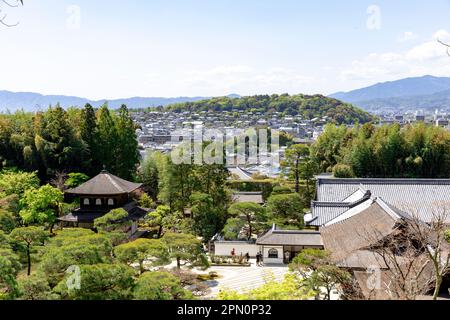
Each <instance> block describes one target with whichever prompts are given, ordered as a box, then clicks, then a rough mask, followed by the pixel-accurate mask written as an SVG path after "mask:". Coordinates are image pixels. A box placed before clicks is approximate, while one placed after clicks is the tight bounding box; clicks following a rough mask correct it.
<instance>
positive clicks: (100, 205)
mask: <svg viewBox="0 0 450 320" xmlns="http://www.w3.org/2000/svg"><path fill="white" fill-rule="evenodd" d="M141 186H142V184H138V183H133V182H130V181H126V180H124V179H121V178H119V177H116V176H114V175H112V174H110V173H109V172H107V171H106V170H103V171H102V172H101V173H100V174H99V175H97V176H96V177H94V178H92V179H91V180H89V181H87V182H85V183H84V184H82V185H80V186H79V187H77V188H74V189H70V190H67V191H66V192H65V194H64V197H65V200H66V201H67V202H72V201H74V200H76V199H79V203H80V207H79V208H77V209H75V210H74V211H72V212H71V213H70V214H69V215H66V216H64V217H61V218H59V219H58V220H59V221H60V223H61V225H62V226H63V227H76V228H87V229H92V228H93V227H94V220H95V219H97V218H100V217H102V216H104V215H105V214H107V213H108V212H110V211H111V210H113V209H118V208H123V209H124V210H125V211H126V212H128V214H129V215H128V217H127V219H128V220H129V221H131V222H132V223H131V227H130V230H125V231H126V232H127V233H129V234H130V235H133V234H134V233H135V232H136V231H137V222H138V221H139V220H140V219H142V218H143V217H144V216H145V215H146V214H147V213H148V212H149V211H148V209H144V208H141V207H139V206H138V204H137V202H136V201H134V200H133V196H132V195H133V193H135V192H137V191H138V190H139V189H140V188H141Z"/></svg>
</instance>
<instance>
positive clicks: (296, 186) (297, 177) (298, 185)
mask: <svg viewBox="0 0 450 320" xmlns="http://www.w3.org/2000/svg"><path fill="white" fill-rule="evenodd" d="M298 165H299V163H298V160H297V162H296V163H295V192H296V193H300V174H299V172H298Z"/></svg>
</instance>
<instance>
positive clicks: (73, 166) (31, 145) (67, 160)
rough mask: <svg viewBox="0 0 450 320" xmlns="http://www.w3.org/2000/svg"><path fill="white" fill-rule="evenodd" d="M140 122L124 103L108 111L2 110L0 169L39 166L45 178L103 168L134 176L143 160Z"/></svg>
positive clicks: (92, 172) (93, 172)
mask: <svg viewBox="0 0 450 320" xmlns="http://www.w3.org/2000/svg"><path fill="white" fill-rule="evenodd" d="M137 146H138V143H137V137H136V127H135V124H134V123H133V120H132V119H131V117H130V114H129V111H128V109H127V107H126V106H125V105H123V106H122V107H121V108H120V109H119V110H118V111H114V112H113V111H110V110H109V109H108V106H107V105H104V106H102V107H101V108H99V109H98V110H94V108H93V107H92V106H91V105H89V104H88V105H86V106H85V107H84V108H83V109H77V108H69V109H68V110H65V109H63V108H61V107H60V106H58V105H57V106H55V107H49V108H48V109H47V110H46V111H45V112H36V113H26V112H16V113H14V114H1V115H0V170H1V168H5V167H16V168H19V169H21V170H25V171H38V173H39V178H40V179H41V180H43V181H47V180H48V179H49V178H51V177H53V176H54V175H55V174H56V173H57V172H80V173H85V174H87V175H88V176H91V177H92V176H94V175H96V174H98V173H99V172H100V171H101V170H102V169H103V168H106V169H107V170H109V171H110V172H111V173H114V174H116V175H118V176H120V177H122V178H124V179H131V178H132V177H133V176H134V174H135V172H136V166H137V164H138V163H139V153H138V148H137Z"/></svg>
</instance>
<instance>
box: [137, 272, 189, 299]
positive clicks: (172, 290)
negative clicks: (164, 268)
mask: <svg viewBox="0 0 450 320" xmlns="http://www.w3.org/2000/svg"><path fill="white" fill-rule="evenodd" d="M133 297H134V299H136V300H190V299H192V298H193V296H192V293H191V292H189V291H188V290H185V289H183V287H182V286H181V283H180V279H179V278H177V277H175V276H174V275H172V274H171V273H168V272H146V273H144V274H142V275H141V276H140V277H139V279H138V280H137V282H136V287H135V288H134V292H133Z"/></svg>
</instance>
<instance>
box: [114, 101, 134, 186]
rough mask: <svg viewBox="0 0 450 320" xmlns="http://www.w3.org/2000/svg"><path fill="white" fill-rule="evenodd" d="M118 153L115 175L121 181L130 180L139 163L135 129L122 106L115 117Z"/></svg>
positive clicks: (124, 107)
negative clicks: (120, 178)
mask: <svg viewBox="0 0 450 320" xmlns="http://www.w3.org/2000/svg"><path fill="white" fill-rule="evenodd" d="M116 121H117V134H118V137H119V140H118V142H119V143H118V152H117V157H116V160H117V162H116V173H117V175H119V176H120V177H122V178H123V179H128V180H131V179H132V178H133V176H134V174H135V173H136V165H137V164H138V163H139V151H138V142H137V136H136V127H135V124H134V122H133V120H132V119H131V117H130V113H129V112H128V108H127V106H125V105H122V106H121V107H120V109H119V115H118V117H117V120H116Z"/></svg>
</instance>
